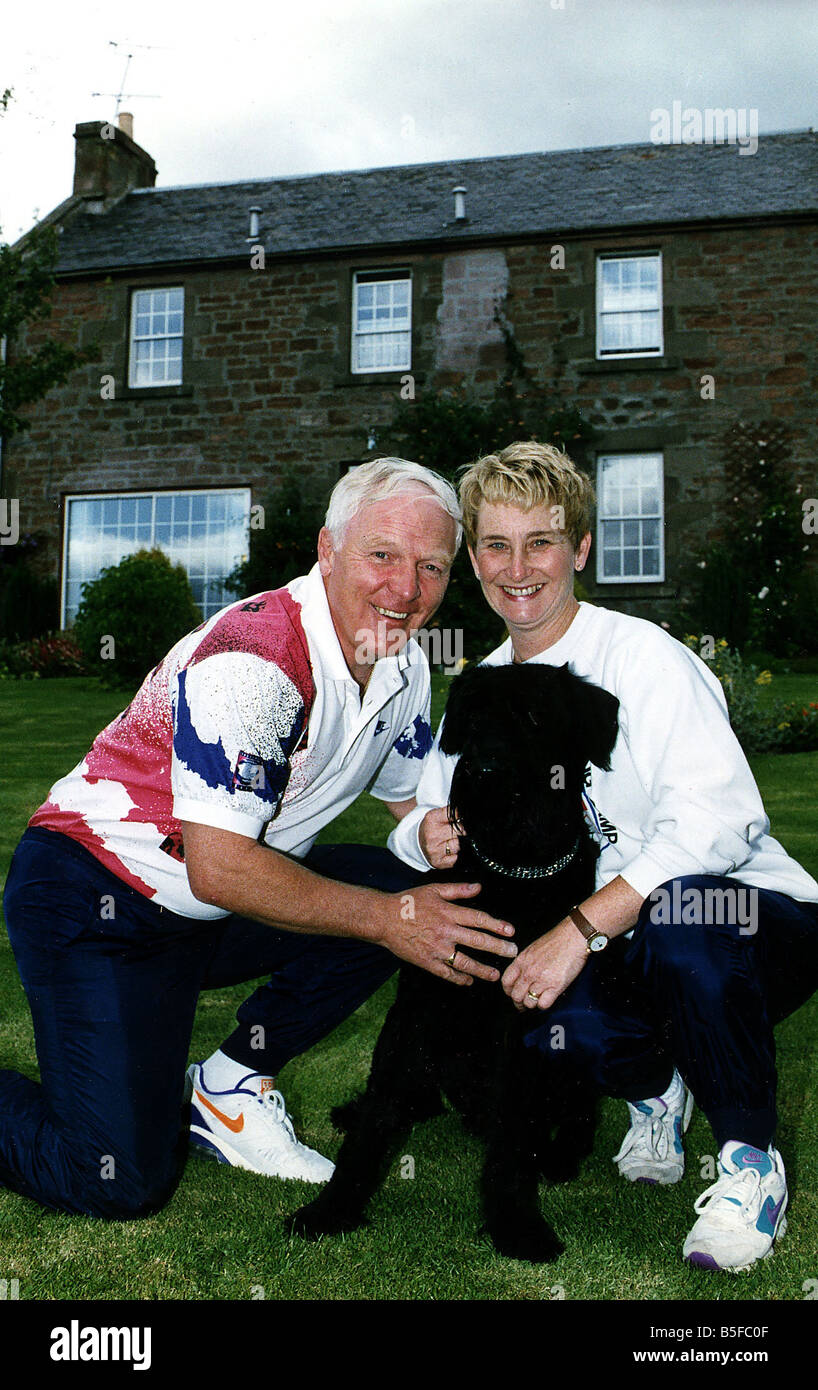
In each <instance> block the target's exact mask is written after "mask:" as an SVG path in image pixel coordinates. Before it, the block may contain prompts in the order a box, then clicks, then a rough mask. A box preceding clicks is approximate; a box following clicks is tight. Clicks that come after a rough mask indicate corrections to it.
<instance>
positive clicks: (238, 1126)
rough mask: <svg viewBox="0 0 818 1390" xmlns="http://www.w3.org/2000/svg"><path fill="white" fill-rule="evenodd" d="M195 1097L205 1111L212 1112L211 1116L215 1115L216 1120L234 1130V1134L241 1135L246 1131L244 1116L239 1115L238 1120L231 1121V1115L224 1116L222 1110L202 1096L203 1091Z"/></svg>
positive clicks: (197, 1092) (196, 1093)
mask: <svg viewBox="0 0 818 1390" xmlns="http://www.w3.org/2000/svg"><path fill="white" fill-rule="evenodd" d="M194 1095H195V1096H196V1099H197V1100H199V1101H201V1103H202V1105H203V1106H204V1107H205V1109H207V1110H209V1111H210V1113H211V1115H215V1116H216V1119H217V1120H221V1122H222V1124H223V1125H226V1126H227V1128H228V1129H230V1130H232V1131H233V1133H234V1134H240V1133H241V1131H242V1130H243V1129H244V1116H243V1115H239V1116H238V1118H237V1119H235V1120H231V1118H230V1116H229V1115H223V1114H222V1112H221V1110H217V1109H216V1107H215V1105H211V1104H210V1101H209V1100H207V1098H206V1097H205V1096H203V1095H202V1093H201V1091H195V1092H194Z"/></svg>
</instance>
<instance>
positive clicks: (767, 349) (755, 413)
mask: <svg viewBox="0 0 818 1390" xmlns="http://www.w3.org/2000/svg"><path fill="white" fill-rule="evenodd" d="M564 248H565V268H564V269H562V270H557V269H552V268H551V260H552V250H551V244H550V243H542V244H526V245H509V246H507V247H505V248H499V247H491V248H475V249H473V250H469V251H462V250H461V251H458V252H457V253H456V254H446V253H445V252H443V251H441V252H439V253H432V252H429V253H423V254H415V253H413V254H410V255H408V256H407V257H406V258H404V259H403V260H398V259H397V258H396V257H394V256H392V257H386V256H375V257H367V258H361V257H355V258H344V259H340V258H329V257H326V258H323V259H321V258H317V257H316V258H313V259H311V260H301V261H292V262H287V263H284V262H275V261H272V260H269V259H268V262H267V267H266V269H264V270H251V269H250V268H249V254H248V266H247V267H244V266H234V267H208V268H195V269H190V270H188V271H185V272H183V273H180V274H178V275H173V274H170V275H168V274H166V273H163V274H161V275H156V276H152V275H138V276H129V277H128V278H127V279H125V278H124V277H106V278H97V279H93V280H88V281H85V282H78V281H66V282H64V283H63V284H62V285H61V286H60V288H59V292H58V296H57V299H56V304H55V311H54V315H53V320H52V324H51V325H50V328H53V329H54V331H55V332H56V333H57V334H59V336H61V337H62V338H64V339H65V340H66V341H69V342H75V341H79V342H80V343H82V344H83V345H86V346H87V345H88V344H89V343H91V342H92V341H94V340H96V341H98V344H99V360H98V362H97V363H96V364H95V365H94V366H92V367H86V368H82V369H80V370H79V371H77V372H76V373H75V374H74V375H73V377H72V378H71V380H70V382H69V384H68V385H67V386H66V387H64V388H61V389H59V390H55V391H52V392H51V393H50V394H49V396H48V398H47V399H46V400H45V401H43V402H41V403H40V404H39V405H38V406H37V407H36V409H35V410H33V412H32V418H33V423H32V427H31V429H30V430H29V431H28V432H27V434H26V435H24V436H19V437H17V438H15V439H13V440H11V441H8V443H7V447H6V452H5V458H4V481H3V495H4V496H7V497H9V496H17V497H19V498H20V509H21V515H20V522H21V529H22V530H23V531H44V532H47V533H49V534H50V536H51V537H52V539H53V544H52V546H51V548H50V551H49V553H48V558H47V564H48V565H49V567H50V568H51V569H52V570H53V571H54V572H55V573H56V571H57V567H58V562H59V543H58V535H59V529H60V524H61V513H62V501H63V498H64V496H65V495H66V493H69V492H95V491H114V490H129V489H135V488H150V489H156V488H167V487H178V486H180V485H181V486H197V487H206V486H219V485H222V486H224V485H227V484H236V485H245V486H246V485H249V486H251V487H252V489H253V500H254V501H257V500H260V499H261V498H262V497H263V496H264V494H265V492H266V491H267V488H268V486H269V478H270V476H271V474H272V475H273V476H274V475H275V473H276V471H277V470H280V469H281V468H282V467H283V466H285V465H289V464H292V465H295V466H297V467H298V468H299V469H300V470H301V471H302V472H303V475H304V477H305V483H306V485H307V486H314V487H315V488H316V489H317V490H320V491H322V492H324V493H325V492H326V491H328V489H329V487H330V486H331V484H332V483H333V482H334V481H335V480H336V478H337V477H338V474H339V467H340V466H341V465H343V464H345V463H348V462H350V461H360V460H362V459H364V458H366V457H367V451H366V444H367V436H368V433H369V430H370V429H372V428H374V429H375V430H376V431H377V429H378V428H379V427H383V426H385V425H386V424H387V422H388V421H389V420H390V419H391V416H392V413H393V410H394V407H395V405H396V403H397V400H398V398H399V394H400V389H401V382H402V374H400V373H396V374H387V375H385V376H381V375H372V376H353V375H351V374H350V370H349V333H350V300H351V281H352V274H353V272H354V270H356V269H357V270H370V269H374V268H376V267H378V266H380V265H401V266H411V268H412V273H413V307H414V333H413V366H412V375H413V377H414V379H415V391H416V394H418V395H419V394H420V393H421V392H422V391H424V390H428V389H433V388H436V387H440V386H441V385H447V384H451V383H452V382H454V381H456V380H463V381H465V382H467V383H471V384H476V385H477V386H483V387H488V386H489V385H490V384H491V382H492V381H493V380H494V379H495V378H496V375H497V373H498V371H499V369H500V367H501V365H502V361H503V352H502V346H501V340H500V335H499V331H498V329H497V326H496V324H495V323H494V322H493V312H494V304H495V302H496V301H497V300H498V299H502V298H503V296H505V303H504V311H505V314H506V316H507V319H508V321H509V322H510V323H511V325H512V326H513V329H514V332H515V335H516V338H517V341H518V344H519V346H520V347H521V349H522V351H523V354H524V356H525V359H526V362H527V364H528V366H529V368H530V369H531V370H532V372H533V374H534V377H535V379H536V380H538V381H539V382H540V383H541V385H542V387H543V388H544V389H545V390H547V391H548V392H549V393H554V394H559V395H560V396H561V397H562V399H563V400H564V401H565V402H566V403H577V404H579V405H580V406H581V407H582V409H583V411H584V413H585V414H586V416H587V418H588V419H589V421H590V423H591V424H592V425H594V426H595V428H596V429H597V430H598V432H599V435H598V440H597V441H596V444H597V447H598V448H599V449H600V450H603V451H605V450H613V451H618V450H622V451H628V450H633V449H659V448H661V449H663V450H664V455H665V496H666V520H667V528H666V529H667V544H668V555H667V574H668V579H667V582H666V583H665V584H663V585H632V586H625V585H605V586H603V587H602V588H600V590H599V593H598V597H599V598H600V600H601V601H603V602H606V603H613V604H615V605H616V606H621V607H624V608H626V609H629V610H630V611H634V612H639V613H644V614H645V615H646V616H652V617H656V618H659V617H664V616H665V615H666V613H667V612H668V609H669V606H671V605H672V601H673V597H674V594H675V592H676V582H675V576H676V573H677V571H678V564H679V560H680V558H681V557H682V555H683V553H684V551H685V548H686V545H687V543H688V542H689V540H690V538H691V537H692V536H696V537H697V538H698V537H699V536H700V535H701V533H702V532H703V531H707V529H709V528H710V527H711V525H712V523H713V520H714V515H713V497H714V495H715V488H716V485H717V481H718V476H719V466H720V440H721V438H722V436H723V435H724V432H725V431H726V429H727V428H728V427H729V425H730V424H731V423H733V422H734V421H735V420H738V419H744V420H754V419H760V418H764V417H766V416H776V417H778V418H781V419H784V420H786V421H787V423H788V424H789V426H790V428H791V429H792V431H793V470H794V473H795V474H797V476H798V477H799V479H800V480H801V481H803V483H804V484H805V489H806V495H811V496H815V495H816V494H818V476H816V467H815V456H816V424H815V394H814V391H815V381H816V377H817V376H818V360H817V359H818V349H817V348H816V343H815V336H814V324H815V322H816V320H817V319H818V288H817V287H818V275H816V268H818V228H816V226H815V225H811V224H809V223H806V222H804V223H800V224H799V223H795V222H793V223H790V224H781V225H778V226H771V225H770V226H746V227H726V226H721V227H714V228H712V229H708V230H692V229H691V230H681V231H673V232H669V233H666V234H663V235H659V236H655V237H650V238H648V237H645V236H643V235H639V236H631V237H628V238H624V237H616V236H610V235H606V236H604V237H602V238H599V239H592V238H589V237H587V236H583V237H578V238H575V239H566V240H565V241H564ZM617 249H622V250H631V251H633V250H640V249H644V250H654V249H661V251H662V253H663V262H664V298H665V333H666V342H665V356H664V358H663V359H647V360H643V361H642V362H638V363H637V362H633V361H624V362H616V361H608V362H605V363H598V362H597V361H596V360H595V357H594V332H595V321H594V280H595V274H594V267H595V255H596V253H597V252H599V251H603V250H604V251H614V250H617ZM163 283H164V284H181V285H184V287H185V344H184V385H183V386H182V387H181V388H166V389H164V390H161V389H150V390H139V391H136V390H129V389H128V387H127V332H128V318H129V314H128V308H129V298H130V293H131V292H132V291H133V290H134V289H137V288H140V287H148V286H156V285H160V284H163ZM46 331H49V326H48V325H45V326H43V325H38V326H37V328H36V329H34V330H32V332H31V340H32V342H33V341H36V340H38V339H39V338H40V337H41V336H42V335H43V333H45V332H46ZM103 373H105V374H111V375H113V376H114V378H115V383H116V398H115V399H114V400H108V401H106V400H102V399H101V396H100V377H101V375H102V374H103ZM705 373H711V374H712V375H713V376H714V377H715V399H714V400H703V399H702V397H701V394H700V379H701V377H702V375H703V374H705ZM508 442H510V441H507V440H498V441H497V444H498V447H499V446H502V445H503V444H505V443H508ZM588 587H589V590H590V591H591V594H592V596H593V595H594V593H595V586H594V584H593V582H592V581H589V585H588Z"/></svg>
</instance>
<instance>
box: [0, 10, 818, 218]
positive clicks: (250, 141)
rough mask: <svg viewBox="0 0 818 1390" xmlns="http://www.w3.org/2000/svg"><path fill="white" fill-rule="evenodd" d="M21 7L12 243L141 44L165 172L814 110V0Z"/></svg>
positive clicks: (6, 162) (452, 148) (3, 196)
mask: <svg viewBox="0 0 818 1390" xmlns="http://www.w3.org/2000/svg"><path fill="white" fill-rule="evenodd" d="M5 9H6V14H5V15H4V17H3V18H2V20H0V91H2V90H3V88H5V87H11V88H12V89H13V92H14V97H13V100H12V103H11V105H10V106H9V110H8V113H7V114H6V115H5V116H4V117H2V118H0V229H2V238H3V239H4V240H14V239H15V238H16V237H17V236H18V235H19V234H20V233H21V232H23V231H25V230H27V229H28V228H29V227H30V226H31V225H32V223H33V222H34V221H35V220H36V218H37V217H38V216H43V215H44V214H45V213H47V212H49V211H50V210H51V209H52V208H53V207H55V206H56V205H57V204H58V203H59V202H61V201H62V199H63V198H65V197H67V196H68V194H69V193H70V192H71V183H72V178H73V165H74V141H73V138H72V135H73V130H74V126H75V125H76V124H77V122H78V121H89V120H101V119H112V118H113V115H114V110H115V107H116V97H117V93H118V92H119V91H120V89H121V87H122V80H123V75H124V73H125V67H126V62H127V56H128V54H129V53H131V54H132V55H133V56H132V58H131V61H130V64H129V67H128V71H127V80H126V82H125V93H126V95H125V96H124V97H123V100H122V108H121V109H123V110H130V111H132V112H133V114H134V121H135V126H134V137H135V139H136V140H137V142H138V143H139V144H141V145H142V146H143V147H144V148H145V149H147V150H148V151H149V152H150V154H151V155H152V156H153V158H154V159H155V161H156V164H157V166H158V169H159V178H158V183H159V184H162V185H164V186H168V185H172V184H184V183H216V182H223V181H229V180H232V179H245V178H265V177H275V176H276V175H284V174H298V173H317V172H321V171H326V170H337V169H362V168H371V167H373V166H376V165H384V164H407V163H412V164H413V163H425V162H428V161H431V160H436V159H449V158H453V157H454V158H457V157H475V156H480V155H500V154H515V153H522V152H524V151H530V150H553V149H569V148H571V149H573V148H580V147H583V146H589V145H606V144H622V143H638V142H646V141H648V140H649V139H650V130H651V112H652V111H653V110H654V109H656V108H664V109H667V110H668V111H670V110H671V109H672V105H673V102H674V101H681V102H682V103H683V104H684V106H685V107H694V108H698V109H699V110H701V111H704V109H705V108H707V107H721V108H732V109H733V110H735V111H737V112H738V111H741V110H745V111H747V112H748V113H749V112H751V111H757V113H758V116H757V119H758V127H759V129H760V131H761V132H762V133H763V132H765V131H779V130H803V129H806V128H808V127H810V126H815V125H816V124H818V120H817V119H816V109H815V108H816V80H815V74H816V54H817V53H818V5H817V4H816V3H815V0H334V2H331V0H243V3H241V4H233V5H231V4H230V3H227V2H226V0H195V3H194V0H133V3H132V4H131V5H130V6H125V5H122V4H121V3H119V0H113V3H112V0H71V3H66V2H65V0H28V3H27V4H23V5H15V6H14V7H13V9H12V7H11V6H8V5H7V6H6V7H5ZM9 9H12V12H11V13H10V14H9V13H8V11H9ZM114 45H115V46H114ZM98 92H101V93H104V94H105V95H102V96H95V95H94V93H98Z"/></svg>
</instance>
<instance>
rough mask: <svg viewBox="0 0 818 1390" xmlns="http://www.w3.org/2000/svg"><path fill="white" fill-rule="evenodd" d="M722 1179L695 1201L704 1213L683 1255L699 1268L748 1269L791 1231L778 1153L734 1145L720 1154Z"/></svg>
mask: <svg viewBox="0 0 818 1390" xmlns="http://www.w3.org/2000/svg"><path fill="white" fill-rule="evenodd" d="M719 1168H720V1169H721V1174H720V1176H719V1177H718V1178H717V1179H716V1181H715V1182H714V1183H712V1184H711V1186H710V1187H708V1188H707V1190H706V1191H705V1192H703V1193H702V1195H701V1197H699V1199H698V1201H697V1202H696V1211H697V1212H700V1213H701V1215H700V1216H699V1219H698V1221H697V1222H696V1224H695V1226H694V1227H693V1230H692V1231H691V1232H690V1235H689V1236H688V1237H687V1240H686V1241H685V1243H684V1245H683V1246H682V1255H683V1256H684V1258H685V1259H686V1260H688V1261H689V1262H690V1264H692V1265H698V1266H699V1268H700V1269H731V1270H741V1269H749V1268H750V1266H751V1265H753V1264H755V1262H756V1260H759V1259H761V1260H763V1259H766V1258H767V1257H768V1256H769V1255H772V1253H773V1246H774V1242H775V1240H776V1238H777V1237H778V1236H783V1234H784V1232H785V1231H786V1229H787V1219H786V1217H785V1215H784V1211H785V1209H786V1206H787V1178H786V1174H785V1173H784V1164H783V1162H782V1159H781V1155H780V1153H779V1152H778V1150H777V1149H774V1148H773V1147H772V1146H770V1148H769V1149H768V1150H767V1152H766V1153H762V1151H761V1150H760V1149H754V1148H753V1147H752V1145H750V1144H742V1143H741V1142H739V1141H737V1140H731V1141H730V1142H729V1143H728V1144H725V1145H724V1148H723V1149H722V1151H721V1153H720V1154H719Z"/></svg>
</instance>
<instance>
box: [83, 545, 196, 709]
mask: <svg viewBox="0 0 818 1390" xmlns="http://www.w3.org/2000/svg"><path fill="white" fill-rule="evenodd" d="M201 620H202V615H201V613H200V612H199V609H198V608H197V607H196V604H195V603H194V601H193V594H192V592H191V588H190V583H189V581H188V577H187V575H186V574H185V571H184V569H183V568H182V566H181V565H172V564H171V562H170V560H169V559H168V557H167V555H165V553H164V552H163V551H161V550H159V549H153V550H137V551H136V552H135V553H134V554H133V555H128V556H126V557H125V559H124V560H121V561H120V563H119V564H118V565H112V566H109V568H107V569H104V570H103V571H102V573H101V575H100V576H99V578H98V579H95V580H94V581H93V582H92V583H90V584H84V585H83V589H82V602H81V603H80V606H79V609H78V611H77V616H76V618H75V620H74V627H73V635H74V637H75V639H76V641H77V643H78V644H79V647H80V649H81V651H82V654H83V657H84V659H85V662H86V664H87V666H88V668H89V670H91V671H92V672H93V673H94V674H95V675H99V676H100V677H101V679H102V681H103V683H104V684H105V685H115V686H134V685H137V684H138V683H139V682H140V681H141V680H142V679H143V677H144V676H145V675H146V674H147V672H148V671H149V670H150V669H151V667H153V666H155V665H156V663H157V662H158V661H161V659H162V657H163V656H164V655H165V653H166V652H167V651H168V649H169V648H170V647H172V646H173V644H174V642H177V641H178V640H179V638H180V637H183V636H184V635H185V633H186V632H189V631H190V630H191V628H194V627H196V626H198V624H199V623H200V622H201Z"/></svg>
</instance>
